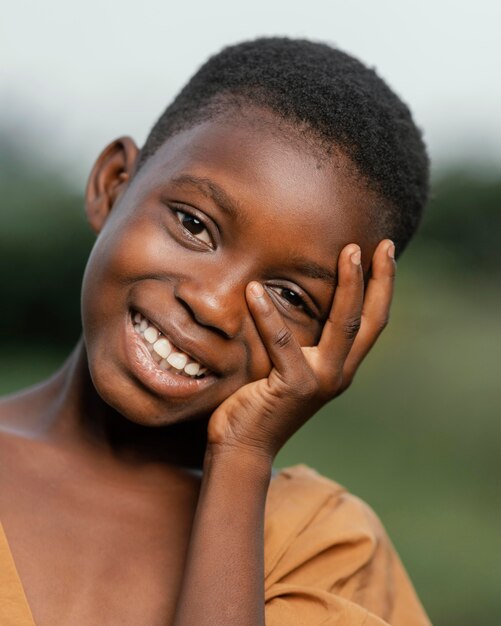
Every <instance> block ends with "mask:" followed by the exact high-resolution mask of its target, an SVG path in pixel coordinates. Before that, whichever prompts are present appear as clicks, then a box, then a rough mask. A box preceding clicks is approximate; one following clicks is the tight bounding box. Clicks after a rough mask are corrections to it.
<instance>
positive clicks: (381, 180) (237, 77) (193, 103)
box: [138, 37, 429, 256]
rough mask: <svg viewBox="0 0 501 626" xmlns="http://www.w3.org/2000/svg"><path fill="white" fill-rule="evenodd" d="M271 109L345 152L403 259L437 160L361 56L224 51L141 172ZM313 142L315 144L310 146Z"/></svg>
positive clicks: (281, 46) (159, 130) (182, 100)
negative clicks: (250, 112) (230, 120)
mask: <svg viewBox="0 0 501 626" xmlns="http://www.w3.org/2000/svg"><path fill="white" fill-rule="evenodd" d="M237 100H238V101H239V102H240V106H241V103H242V101H243V102H244V103H247V102H248V103H249V104H254V105H257V106H259V107H265V108H267V109H268V110H271V111H273V112H274V113H275V114H277V115H278V116H280V117H281V118H282V119H283V120H286V121H289V122H291V123H292V124H293V125H296V126H300V127H301V128H305V127H306V129H308V130H309V131H310V132H309V134H310V136H311V135H312V134H313V135H314V136H315V137H316V139H317V140H318V143H319V145H320V146H321V147H323V148H324V149H325V147H326V146H329V145H330V146H335V147H337V148H338V149H341V151H343V152H344V153H345V154H346V155H347V156H348V157H349V159H350V160H351V162H352V163H353V164H354V165H355V167H356V169H357V170H358V173H359V174H360V175H361V176H362V178H363V179H364V181H365V182H366V184H367V186H368V187H369V188H370V189H372V190H373V191H374V192H375V194H376V198H377V200H378V201H377V202H376V203H375V208H374V209H373V210H374V211H375V214H374V216H373V220H374V223H375V224H376V225H377V227H378V230H379V231H380V232H381V236H382V237H389V238H391V239H392V240H393V241H394V242H395V246H396V254H397V256H398V255H399V254H401V252H402V251H403V250H404V248H405V247H406V245H407V244H408V242H409V240H410V239H411V237H412V236H413V234H414V232H415V231H416V229H417V227H418V225H419V222H420V219H421V215H422V212H423V208H424V206H425V204H426V201H427V198H428V192H429V159H428V155H427V151H426V147H425V145H424V142H423V139H422V135H421V132H420V130H419V129H418V128H417V126H416V125H415V123H414V121H413V119H412V116H411V113H410V111H409V109H408V107H407V106H406V105H405V104H404V103H403V102H402V100H401V99H400V98H399V97H398V96H397V95H396V94H395V93H394V92H393V91H392V90H391V89H390V88H389V87H388V85H387V84H386V83H385V82H384V81H383V80H382V79H381V78H380V77H379V76H378V75H377V73H376V72H375V70H373V69H370V68H368V67H366V66H365V65H363V64H362V63H361V62H360V61H358V60H357V59H355V58H354V57H352V56H350V55H349V54H346V53H345V52H342V51H341V50H338V49H336V48H333V47H331V46H330V45H327V44H325V43H316V42H313V41H308V40H304V39H289V38H282V37H270V38H268V37H267V38H259V39H256V40H254V41H246V42H243V43H240V44H237V45H232V46H228V47H226V48H224V49H223V50H222V51H221V52H219V53H218V54H216V55H215V56H213V57H211V58H210V59H209V60H208V61H207V62H206V63H205V64H204V65H203V66H202V67H201V68H200V69H199V70H198V72H197V73H196V74H195V75H194V76H193V77H192V78H191V80H190V81H189V82H188V84H187V85H186V86H185V87H184V88H183V89H182V91H181V92H180V93H179V95H178V96H177V97H176V98H175V100H174V101H173V102H172V104H171V105H170V106H168V107H167V109H166V110H165V112H164V113H163V114H162V116H161V117H160V119H159V120H158V121H157V122H156V124H155V125H154V127H153V129H152V130H151V132H150V134H149V136H148V138H147V140H146V142H145V144H144V146H143V148H142V150H141V153H140V155H139V159H138V168H140V167H141V166H142V164H144V162H145V161H146V160H147V159H148V158H149V157H150V156H152V155H153V154H154V153H155V152H156V151H157V150H158V148H159V147H160V146H161V145H162V144H163V143H164V142H165V140H166V139H167V138H169V137H170V136H172V135H174V134H175V133H177V132H180V131H181V130H185V129H187V128H190V127H191V126H194V125H195V124H197V123H199V122H201V121H203V120H206V119H212V118H213V117H215V116H217V115H221V114H224V113H225V111H227V110H229V109H231V108H232V107H233V106H234V105H235V102H236V101H237ZM310 138H311V137H310Z"/></svg>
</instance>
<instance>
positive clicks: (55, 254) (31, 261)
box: [0, 136, 94, 346]
mask: <svg viewBox="0 0 501 626" xmlns="http://www.w3.org/2000/svg"><path fill="white" fill-rule="evenodd" d="M0 146H1V147H0V202H1V205H0V284H1V286H2V295H1V300H2V305H1V306H2V318H3V320H8V323H3V324H1V325H0V344H1V343H7V342H9V341H11V340H13V341H16V342H18V341H19V340H20V339H21V340H23V341H30V342H37V343H47V344H51V345H59V346H63V345H69V343H70V342H71V341H74V340H76V339H77V337H78V335H79V329H80V312H79V301H80V284H81V280H82V273H83V269H84V267H85V262H86V259H87V257H88V255H89V251H90V249H91V246H92V242H93V240H94V235H93V233H92V232H91V230H90V228H89V227H88V226H87V224H86V221H85V217H84V212H83V197H82V193H81V192H75V190H74V189H72V188H71V186H70V185H69V184H68V183H67V182H66V181H65V179H64V178H63V176H62V175H61V174H60V173H58V172H57V171H54V170H53V169H50V168H46V166H45V165H44V162H43V159H42V158H41V157H37V158H31V159H30V158H28V157H27V156H26V155H23V154H20V153H19V152H18V151H17V150H16V149H15V147H14V146H13V145H12V143H11V142H10V141H9V138H8V137H5V136H4V137H1V144H0Z"/></svg>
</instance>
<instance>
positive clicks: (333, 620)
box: [0, 465, 430, 626]
mask: <svg viewBox="0 0 501 626" xmlns="http://www.w3.org/2000/svg"><path fill="white" fill-rule="evenodd" d="M265 600H266V625H267V626H320V625H322V626H388V625H391V626H430V622H429V620H428V618H427V616H426V614H425V612H424V610H423V608H422V606H421V604H420V602H419V600H418V598H417V596H416V594H415V591H414V589H413V587H412V583H411V582H410V580H409V578H408V576H407V574H406V572H405V570H404V568H403V566H402V564H401V562H400V559H399V558H398V555H397V553H396V552H395V549H394V548H393V546H392V544H391V542H390V540H389V539H388V536H387V535H386V533H385V531H384V529H383V527H382V525H381V522H380V521H379V520H378V518H377V517H376V515H375V514H374V512H373V511H372V510H371V509H370V508H369V507H368V506H367V504H365V503H364V502H362V501H361V500H360V499H358V498H357V497H355V496H353V495H351V494H349V493H348V492H347V491H346V490H345V489H344V488H343V487H341V486H340V485H338V484H337V483H335V482H333V481H331V480H328V479H327V478H324V477H322V476H319V475H318V474H317V473H316V472H315V471H314V470H312V469H310V468H308V467H306V466H304V465H298V466H296V467H292V468H289V469H285V470H282V471H281V472H279V473H278V474H277V475H276V476H274V477H273V479H272V481H271V484H270V488H269V491H268V498H267V502H266V517H265ZM0 624H1V626H34V624H35V623H34V621H33V617H32V615H31V611H30V608H29V605H28V602H27V600H26V597H25V595H24V591H23V587H22V584H21V581H20V580H19V576H18V574H17V571H16V568H15V564H14V561H13V559H12V555H11V553H10V550H9V546H8V543H7V539H6V537H5V535H4V533H3V529H2V527H1V524H0Z"/></svg>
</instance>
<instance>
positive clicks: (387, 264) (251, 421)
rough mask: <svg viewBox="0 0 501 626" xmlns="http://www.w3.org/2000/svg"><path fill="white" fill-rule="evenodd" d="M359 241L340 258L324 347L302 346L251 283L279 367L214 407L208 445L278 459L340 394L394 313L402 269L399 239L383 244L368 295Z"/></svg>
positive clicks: (259, 322) (251, 298) (259, 323)
mask: <svg viewBox="0 0 501 626" xmlns="http://www.w3.org/2000/svg"><path fill="white" fill-rule="evenodd" d="M359 250H360V249H359V247H358V246H356V245H355V244H349V245H348V246H346V247H345V248H343V250H342V251H341V254H340V255H339V262H338V286H337V288H336V291H335V295H334V299H333V302H332V306H331V310H330V314H329V317H328V319H327V321H326V323H325V326H324V329H323V331H322V335H321V337H320V341H319V343H318V345H317V346H314V347H304V348H301V347H300V346H299V344H298V342H297V341H296V339H295V337H294V335H293V334H292V332H291V331H290V330H289V328H288V327H287V325H286V324H285V322H284V320H283V318H282V316H281V315H280V313H279V311H278V310H277V308H276V307H275V305H274V303H273V301H272V299H271V298H270V296H269V295H268V294H267V293H266V292H265V291H264V289H263V288H262V286H261V285H260V284H259V283H255V282H254V283H250V284H249V285H248V286H247V291H246V297H247V301H248V306H249V309H250V311H251V314H252V316H253V318H254V321H255V324H256V327H257V329H258V331H259V334H260V336H261V339H262V341H263V344H264V346H265V348H266V350H267V351H268V354H269V356H270V359H271V362H272V364H273V367H272V369H271V372H270V374H269V375H268V377H267V378H263V379H261V380H258V381H255V382H252V383H249V384H247V385H244V386H243V387H241V388H240V389H238V390H237V391H236V392H235V393H233V394H232V395H231V396H230V397H229V398H227V399H226V400H225V401H224V402H223V403H222V404H221V405H220V406H219V407H218V408H217V409H216V411H215V412H214V413H213V415H212V417H211V419H210V421H209V427H208V443H209V447H210V448H211V449H212V450H214V449H221V448H222V449H228V447H229V448H231V449H232V450H233V449H234V448H235V447H236V448H237V449H240V450H243V451H245V452H251V453H252V454H258V455H264V456H265V457H267V458H269V459H271V460H273V458H274V457H275V455H276V454H277V452H278V451H279V449H280V448H281V447H282V446H283V445H284V443H285V442H286V441H287V440H288V439H289V438H290V437H291V436H292V434H293V433H294V432H295V431H296V430H298V428H300V427H301V426H302V425H303V424H304V423H305V422H306V421H307V420H308V419H309V418H310V417H311V416H312V415H313V414H314V413H316V412H317V411H318V409H319V408H320V407H321V406H323V405H324V404H325V403H326V402H328V401H329V400H331V399H332V398H335V397H336V396H338V395H339V394H341V393H342V392H343V391H344V390H345V389H346V388H347V387H348V386H349V385H350V384H351V381H352V380H353V377H354V376H355V373H356V371H357V369H358V367H359V365H360V363H361V362H362V360H363V359H364V357H365V356H366V354H367V353H368V352H369V350H370V349H371V348H372V346H373V345H374V343H375V341H376V339H377V338H378V336H379V335H380V333H381V332H382V330H383V329H384V327H385V326H386V324H387V322H388V317H389V310H390V304H391V299H392V294H393V283H394V276H395V261H394V259H393V255H392V254H390V253H391V252H392V250H394V247H393V244H392V242H391V241H390V240H388V239H386V240H383V241H381V242H380V243H379V245H378V246H377V248H376V250H375V252H374V255H373V258H372V276H371V278H370V280H369V282H368V285H367V290H366V293H365V297H364V279H363V271H362V267H361V265H360V262H359V261H358V262H357V256H358V252H359Z"/></svg>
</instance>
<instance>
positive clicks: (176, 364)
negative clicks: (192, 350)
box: [133, 313, 207, 377]
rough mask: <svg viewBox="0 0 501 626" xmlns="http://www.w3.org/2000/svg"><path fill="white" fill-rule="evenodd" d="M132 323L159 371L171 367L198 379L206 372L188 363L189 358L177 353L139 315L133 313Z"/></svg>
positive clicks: (196, 364) (169, 343)
mask: <svg viewBox="0 0 501 626" xmlns="http://www.w3.org/2000/svg"><path fill="white" fill-rule="evenodd" d="M133 321H134V330H135V331H136V332H137V333H138V334H139V335H142V336H143V337H144V339H145V340H146V343H145V346H146V348H147V349H148V351H149V352H150V353H151V355H152V358H153V360H154V361H155V362H156V363H157V364H158V367H159V368H160V369H161V370H169V369H170V368H171V367H172V368H174V369H176V370H177V371H178V372H179V373H181V372H183V373H184V374H186V375H187V376H193V377H200V376H202V375H203V374H205V372H207V368H206V367H203V366H202V365H200V363H197V362H193V361H191V362H188V361H189V359H190V357H189V356H188V355H187V354H184V352H177V351H176V346H173V345H172V344H171V342H170V341H169V340H168V339H167V338H166V337H163V336H162V335H161V333H160V332H159V331H158V330H157V329H156V328H155V326H153V325H151V323H150V322H149V321H148V320H147V319H146V318H144V317H143V316H142V315H141V313H135V314H134V317H133ZM177 350H179V348H177Z"/></svg>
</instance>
